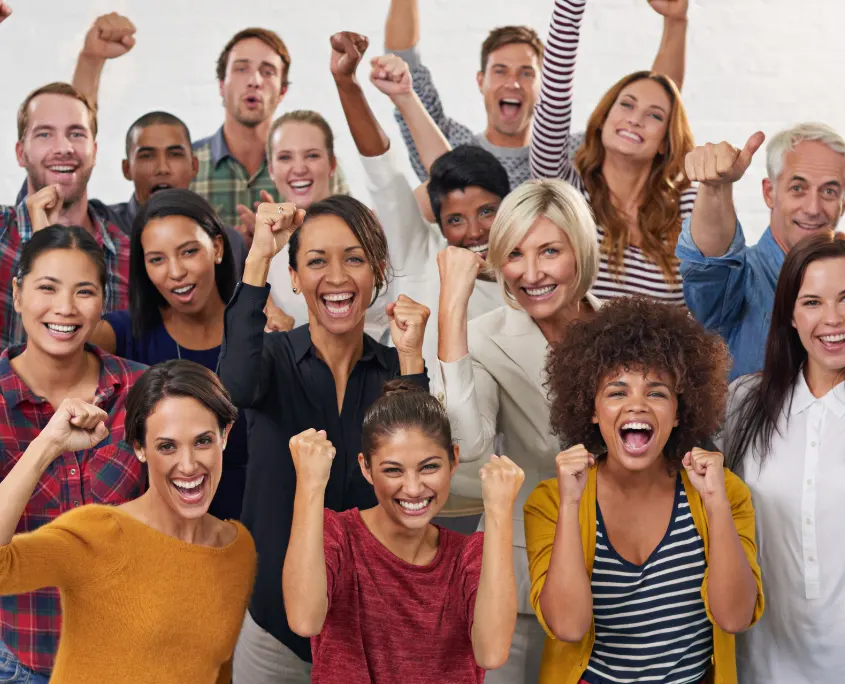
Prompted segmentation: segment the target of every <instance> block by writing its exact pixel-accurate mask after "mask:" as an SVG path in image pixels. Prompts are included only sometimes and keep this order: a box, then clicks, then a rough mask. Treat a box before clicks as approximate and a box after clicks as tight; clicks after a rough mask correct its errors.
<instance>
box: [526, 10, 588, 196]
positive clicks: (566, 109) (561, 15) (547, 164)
mask: <svg viewBox="0 0 845 684" xmlns="http://www.w3.org/2000/svg"><path fill="white" fill-rule="evenodd" d="M586 2H587V0H555V6H554V11H553V12H552V19H551V24H550V26H549V38H548V41H547V42H546V49H545V52H544V54H543V71H542V76H541V89H540V99H539V101H538V102H537V107H536V108H535V110H534V128H533V132H532V134H531V176H532V178H562V179H563V180H565V181H568V182H569V183H571V184H572V185H574V186H575V187H576V188H578V189H579V190H581V191H582V192H583V191H584V186H583V182H582V181H581V177H580V176H579V175H578V171H577V170H576V169H575V167H574V166H573V164H572V159H571V150H570V143H571V140H570V138H571V136H570V128H571V125H572V82H573V80H574V76H575V57H576V54H577V52H578V40H579V38H580V32H581V22H582V20H583V18H584V8H585V6H586Z"/></svg>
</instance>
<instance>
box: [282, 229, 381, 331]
mask: <svg viewBox="0 0 845 684" xmlns="http://www.w3.org/2000/svg"><path fill="white" fill-rule="evenodd" d="M299 231H300V235H299V246H298V249H297V253H296V264H297V269H296V270H293V269H290V274H291V283H292V284H293V286H294V287H295V288H296V289H297V290H298V291H299V292H301V293H302V294H303V295H304V296H305V302H306V303H307V305H308V312H309V320H310V321H311V322H312V325H313V324H314V323H316V324H317V325H320V326H321V327H323V328H325V329H326V330H327V331H328V332H330V333H332V334H334V335H343V334H346V333H349V332H351V331H353V330H355V329H357V328H358V327H363V325H364V315H365V314H366V312H367V307H369V305H370V302H371V301H372V298H373V289H374V287H375V275H374V273H373V265H371V264H370V263H369V261H368V260H367V255H366V254H365V252H364V248H363V247H362V246H361V243H360V242H359V241H358V239H357V238H356V237H355V234H354V233H353V232H352V230H351V229H350V228H349V226H347V225H346V223H345V222H344V221H343V219H341V218H339V217H337V216H332V215H322V216H316V217H315V218H313V219H310V220H306V222H305V224H304V225H303V226H302V228H300V229H299Z"/></svg>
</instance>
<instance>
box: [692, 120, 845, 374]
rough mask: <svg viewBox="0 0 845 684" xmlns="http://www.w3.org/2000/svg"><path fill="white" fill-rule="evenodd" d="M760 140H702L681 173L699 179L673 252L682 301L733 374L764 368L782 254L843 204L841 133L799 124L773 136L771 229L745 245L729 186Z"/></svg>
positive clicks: (822, 226)
mask: <svg viewBox="0 0 845 684" xmlns="http://www.w3.org/2000/svg"><path fill="white" fill-rule="evenodd" d="M764 140H765V135H763V133H761V132H757V133H755V134H754V135H752V136H751V137H750V138H749V139H748V142H746V144H745V147H744V148H743V149H741V150H739V149H737V148H735V147H733V146H732V145H730V144H729V143H727V142H721V143H719V144H717V145H713V144H710V143H708V144H707V145H704V146H702V147H696V148H695V149H694V150H693V151H692V152H690V153H689V154H688V155H687V158H686V171H687V175H688V176H689V178H690V180H691V181H694V182H698V183H699V184H700V185H699V189H698V197H697V198H696V201H695V207H694V208H693V212H692V216H690V218H688V219H687V220H686V221H685V222H684V227H683V231H682V233H681V236H680V238H679V240H678V246H677V249H676V251H675V254H676V256H677V257H678V259H680V261H681V276H682V277H683V279H684V298H685V299H686V302H687V306H688V307H689V309H690V311H691V312H692V314H693V315H694V316H695V317H696V318H697V319H698V320H699V321H700V322H701V323H702V324H704V325H705V326H707V327H708V328H710V329H711V330H714V331H716V332H718V333H719V334H720V335H722V337H723V338H724V339H725V341H726V342H727V344H728V348H729V349H730V351H731V354H732V355H733V368H732V369H731V379H734V378H737V377H739V376H740V375H746V374H748V373H755V372H757V371H759V370H761V369H762V368H763V361H764V360H765V352H766V339H767V337H768V335H769V321H770V320H771V314H772V307H773V305H774V299H775V287H776V285H777V280H778V275H779V274H780V269H781V266H782V265H783V262H784V257H785V255H786V253H787V252H788V251H789V250H790V249H792V248H793V247H794V246H795V244H796V243H797V242H799V241H800V240H801V239H802V238H804V237H806V236H807V235H812V234H814V233H816V232H818V231H820V230H835V229H836V226H837V224H838V223H839V219H840V217H841V216H842V213H843V210H845V140H843V138H842V136H840V135H839V134H838V133H837V132H836V131H834V130H833V129H832V128H831V127H830V126H827V125H825V124H820V123H802V124H798V125H797V126H793V127H792V128H789V129H787V130H784V131H780V132H779V133H777V134H776V135H775V136H774V137H773V138H772V139H771V141H770V142H769V145H768V148H767V150H766V167H767V177H766V178H764V179H763V200H764V201H765V202H766V206H767V207H768V208H769V210H770V219H769V227H768V228H766V231H765V232H764V233H763V236H762V237H761V238H760V241H759V242H758V243H757V244H756V245H753V246H751V247H749V246H748V245H746V243H745V236H744V234H743V230H742V226H741V225H740V223H739V220H738V219H737V216H736V209H735V207H734V202H733V186H734V183H736V182H737V181H738V180H739V179H740V178H742V177H743V175H744V174H745V172H746V171H747V170H748V167H749V165H750V164H751V159H752V157H753V156H754V153H755V152H756V151H757V150H758V149H760V147H761V145H762V144H763V141H764Z"/></svg>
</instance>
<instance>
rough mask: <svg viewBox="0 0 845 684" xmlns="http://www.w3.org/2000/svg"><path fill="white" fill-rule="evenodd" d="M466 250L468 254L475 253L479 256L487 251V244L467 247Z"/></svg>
mask: <svg viewBox="0 0 845 684" xmlns="http://www.w3.org/2000/svg"><path fill="white" fill-rule="evenodd" d="M467 249H468V250H469V251H470V252H475V253H476V254H481V252H486V251H487V243H486V242H485V243H484V244H483V245H469V246H468V247H467Z"/></svg>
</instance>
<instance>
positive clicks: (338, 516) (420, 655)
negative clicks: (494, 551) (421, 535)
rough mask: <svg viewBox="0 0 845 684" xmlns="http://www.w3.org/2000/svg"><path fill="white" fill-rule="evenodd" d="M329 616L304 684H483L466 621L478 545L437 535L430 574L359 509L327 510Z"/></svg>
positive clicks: (477, 574) (477, 570)
mask: <svg viewBox="0 0 845 684" xmlns="http://www.w3.org/2000/svg"><path fill="white" fill-rule="evenodd" d="M324 520H325V525H324V537H325V542H324V547H325V553H326V580H327V582H326V587H327V591H328V599H329V606H328V613H327V615H326V621H325V624H324V625H323V631H322V632H320V634H319V635H318V636H315V637H313V638H312V639H311V652H312V654H313V660H314V665H313V669H312V671H311V681H312V684H395V683H396V682H402V683H403V684H430V683H431V682H443V683H444V684H446V683H448V684H481V683H482V682H483V681H484V670H482V669H481V668H480V667H478V665H476V663H475V657H474V656H473V654H472V632H471V630H472V619H473V613H474V610H475V594H476V592H477V591H478V581H479V579H480V578H481V552H482V548H483V543H484V536H483V534H482V533H481V532H476V533H475V534H473V535H471V536H469V537H468V536H466V535H463V534H459V533H458V532H452V531H451V530H447V529H444V528H442V527H439V528H438V529H439V530H440V548H439V549H438V550H437V555H436V556H435V558H434V560H433V561H432V562H431V563H429V564H428V565H423V566H419V565H411V564H410V563H406V562H405V561H403V560H402V559H400V558H398V557H397V556H394V555H393V554H392V553H391V552H390V551H388V550H387V549H386V548H385V547H384V546H382V544H381V542H379V541H378V540H377V539H376V538H375V537H374V536H373V535H372V533H371V532H370V530H369V529H368V528H367V526H366V525H365V524H364V522H363V521H362V520H361V515H360V513H359V512H358V509H357V508H353V509H352V510H349V511H345V512H343V513H335V512H334V511H330V510H328V509H326V511H325V516H324Z"/></svg>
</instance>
